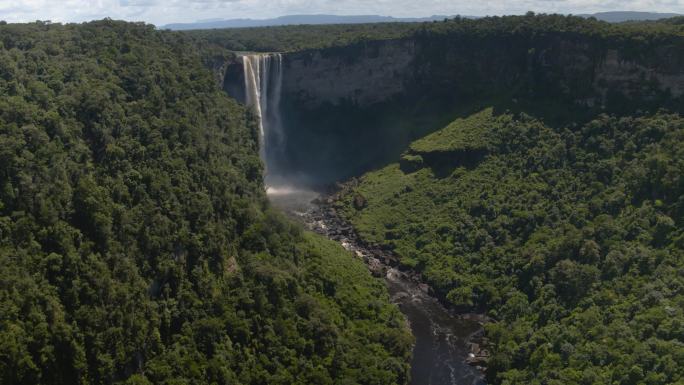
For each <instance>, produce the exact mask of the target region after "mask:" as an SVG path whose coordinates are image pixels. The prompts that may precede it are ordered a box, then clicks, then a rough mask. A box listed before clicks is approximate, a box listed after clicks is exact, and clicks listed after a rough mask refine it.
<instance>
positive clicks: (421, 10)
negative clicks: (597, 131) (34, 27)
mask: <svg viewBox="0 0 684 385" xmlns="http://www.w3.org/2000/svg"><path fill="white" fill-rule="evenodd" d="M528 11H533V12H537V13H562V14H591V13H596V12H607V11H636V12H658V13H684V0H628V1H615V0H610V1H594V0H523V1H504V0H494V1H487V2H471V1H464V0H455V1H449V0H421V1H416V0H380V1H375V2H372V3H370V2H367V1H363V0H189V1H180V0H170V1H162V0H98V1H95V2H93V1H88V0H65V1H59V2H57V1H50V0H18V1H16V0H0V20H5V21H7V22H30V21H35V20H51V21H53V22H83V21H89V20H96V19H103V18H105V17H110V18H113V19H121V20H128V21H144V22H147V23H151V24H155V25H164V24H170V23H196V22H206V21H215V20H224V19H270V18H276V17H282V16H290V15H318V14H326V15H337V16H359V15H379V16H391V17H396V18H408V17H410V18H423V17H430V16H433V15H468V16H487V15H504V14H524V13H526V12H528Z"/></svg>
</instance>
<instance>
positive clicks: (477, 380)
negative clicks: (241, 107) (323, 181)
mask: <svg viewBox="0 0 684 385" xmlns="http://www.w3.org/2000/svg"><path fill="white" fill-rule="evenodd" d="M273 192H277V194H274V193H273ZM269 196H270V198H271V201H272V202H273V204H274V205H276V206H278V207H280V208H281V209H283V210H284V211H285V212H286V213H288V214H289V215H291V216H293V217H294V218H295V219H297V220H299V221H300V222H302V223H303V224H304V225H305V226H306V227H307V228H308V229H309V230H311V231H314V232H316V233H319V234H321V235H324V236H326V237H327V238H329V239H331V240H334V241H337V242H339V243H340V244H341V245H342V246H343V247H344V248H345V249H347V250H349V251H351V252H352V253H353V254H354V255H355V256H356V257H358V258H360V259H362V260H363V261H364V262H365V263H366V265H367V266H368V268H369V269H370V271H371V272H372V274H373V275H374V276H376V277H382V278H384V279H385V282H386V283H387V287H388V289H389V292H390V295H391V297H392V301H393V302H395V303H396V304H398V306H399V308H400V309H401V311H402V312H403V313H404V315H405V316H406V318H407V320H408V322H409V324H410V326H411V330H412V332H413V335H414V336H415V337H416V344H415V346H414V350H413V361H412V362H411V377H412V380H411V384H412V385H443V384H453V385H456V384H458V385H462V384H472V385H481V384H484V383H485V382H484V375H483V373H484V371H485V370H486V363H487V360H488V358H489V353H488V351H487V340H486V338H484V336H483V329H482V325H483V324H484V323H485V322H487V321H488V320H487V318H486V317H485V316H482V315H479V314H456V313H455V312H453V311H451V310H449V309H447V308H445V307H444V306H443V305H442V304H441V303H440V302H439V301H438V300H437V299H436V298H435V297H434V296H433V293H432V290H431V288H430V287H429V286H428V285H427V284H425V283H424V282H422V281H421V277H420V275H419V274H416V273H413V272H411V271H401V270H399V269H398V267H397V266H398V263H397V258H396V257H395V256H394V255H393V254H392V252H391V251H390V250H384V249H382V248H380V247H377V246H374V245H368V244H366V243H365V242H363V240H362V239H361V238H360V237H359V236H358V235H357V234H356V232H355V231H354V228H353V227H352V226H351V225H350V224H349V223H347V222H345V221H344V220H343V219H342V218H341V217H340V216H339V215H338V213H337V211H336V210H335V208H334V200H335V197H334V195H333V194H320V195H318V194H316V193H313V192H311V191H310V190H299V189H277V190H272V193H271V194H269Z"/></svg>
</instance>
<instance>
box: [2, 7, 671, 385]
mask: <svg viewBox="0 0 684 385" xmlns="http://www.w3.org/2000/svg"><path fill="white" fill-rule="evenodd" d="M682 20H683V19H682V18H673V19H669V20H664V21H658V22H638V23H624V24H608V23H604V22H599V21H597V20H594V19H589V20H586V19H582V18H577V17H568V16H560V15H541V16H537V15H534V14H528V15H524V16H510V17H489V18H483V19H479V20H470V19H465V18H455V19H451V20H445V21H439V22H430V23H410V24H406V23H389V24H375V25H370V24H369V25H353V26H345V25H327V26H288V27H267V28H253V29H236V30H216V31H189V32H182V33H181V32H170V31H159V30H156V29H155V27H154V26H151V25H146V24H142V23H125V22H116V21H112V20H102V21H97V22H90V23H84V24H69V25H60V24H51V23H48V22H36V23H31V24H6V23H4V22H0V266H1V267H0V384H7V385H10V384H12V385H14V384H26V385H28V384H127V385H134V384H136V385H142V384H152V383H154V384H259V385H262V384H263V385H265V384H369V385H370V384H387V385H389V384H404V383H407V382H408V380H409V379H408V377H409V365H408V362H409V361H410V358H411V349H412V344H413V342H414V339H413V337H412V336H411V334H410V332H409V330H408V325H406V321H405V318H404V316H403V315H402V314H401V313H400V312H399V310H398V308H397V307H396V306H394V305H392V304H390V299H389V296H388V294H387V289H386V287H385V286H384V285H383V283H382V282H381V281H379V280H376V279H373V278H372V277H371V275H370V274H369V273H368V271H367V269H366V268H365V267H364V266H363V264H362V263H361V262H360V261H358V260H355V259H354V258H352V257H351V254H350V253H347V252H346V251H344V250H343V249H342V248H341V247H340V246H339V245H336V244H335V243H333V242H329V241H327V240H325V239H322V238H321V237H319V236H316V235H313V234H311V233H308V232H306V231H303V230H302V228H301V227H300V226H299V225H297V224H294V223H293V222H292V221H291V220H289V219H286V218H285V217H284V216H283V215H282V214H281V213H280V212H278V211H277V210H276V209H274V208H272V207H271V205H270V203H269V202H268V199H267V197H266V194H265V192H264V184H263V170H264V167H263V164H262V162H261V161H260V159H259V156H258V153H259V149H258V142H259V140H258V122H257V120H256V116H255V114H254V113H253V112H252V111H251V110H250V109H248V108H245V107H244V106H242V105H240V104H239V103H238V102H236V101H235V100H233V99H231V98H230V97H228V96H227V95H226V94H225V92H223V91H222V90H221V87H220V84H217V78H220V77H221V76H220V74H218V73H217V71H220V70H222V69H223V70H225V66H226V65H227V64H226V63H228V62H231V61H234V60H235V52H234V51H281V52H290V51H302V50H315V49H321V48H331V47H332V49H337V48H339V47H342V48H341V49H345V47H348V46H353V47H357V48H358V47H359V46H363V45H364V44H367V42H369V41H372V40H374V41H377V40H387V39H399V38H414V39H416V40H420V41H422V42H425V43H427V44H425V46H426V47H428V48H429V47H433V48H435V49H434V52H432V51H421V52H427V53H443V51H444V49H442V48H443V47H444V45H440V44H434V45H431V44H430V42H449V43H450V44H451V43H454V44H457V45H458V44H461V45H463V46H468V45H470V46H478V45H481V42H482V41H485V40H486V41H488V42H495V41H498V42H499V44H503V45H506V46H507V47H508V46H511V47H515V48H516V49H518V48H520V47H523V48H525V53H527V51H528V49H527V47H528V46H529V44H530V42H532V41H544V39H547V38H548V37H549V36H554V37H557V36H562V37H563V38H567V39H569V40H571V41H573V42H578V45H584V44H585V43H587V42H591V43H592V44H594V43H595V44H596V46H595V47H594V46H593V45H592V48H596V49H597V50H599V49H604V48H605V47H607V46H611V47H616V46H617V47H619V48H620V49H621V54H622V55H624V56H623V57H624V58H627V59H630V58H632V59H638V60H642V61H643V62H648V63H649V64H653V63H651V62H652V61H656V60H660V59H659V58H660V57H659V56H655V55H650V53H653V52H656V51H657V52H660V53H663V52H664V53H665V54H666V56H667V60H668V61H667V62H659V63H655V65H656V66H662V67H667V66H670V67H671V66H673V65H674V66H676V65H677V64H678V63H683V62H684V50H678V49H677V47H679V46H680V45H681V44H682V42H684V23H683V22H682ZM548 40H549V41H551V40H552V39H550V38H549V39H548ZM501 42H504V43H501ZM510 42H513V43H514V44H513V43H510ZM509 43H510V44H509ZM550 44H551V43H550ZM586 45H587V46H589V45H590V44H588V43H587V44H586ZM447 46H448V45H447ZM493 47H496V45H491V46H483V47H481V48H482V49H483V52H484V51H486V50H487V49H489V50H491V49H494V48H493ZM662 47H666V48H668V49H661V48H662ZM672 47H674V49H671V48H672ZM352 51H353V50H352ZM437 51H439V52H437ZM478 52H480V51H478ZM535 55H536V56H535ZM437 56H438V55H437ZM442 56H443V57H447V56H448V55H442ZM538 56H539V54H537V53H534V52H531V53H530V55H529V57H538ZM525 58H528V56H525V57H524V58H523V59H525ZM649 61H650V62H649ZM523 62H524V60H523ZM435 63H442V64H444V68H446V70H445V71H443V72H444V73H447V74H448V64H450V63H452V62H450V61H448V60H443V61H441V62H440V61H435ZM465 64H466V65H467V66H472V67H473V68H476V66H477V65H478V64H479V63H465ZM527 64H528V63H526V62H524V63H522V64H521V66H520V68H526V66H527ZM529 67H534V68H533V69H534V70H535V71H537V72H535V71H530V72H529V73H526V74H525V75H530V77H534V76H535V75H539V73H540V72H542V71H544V70H545V69H548V68H550V67H548V66H546V67H544V66H541V65H540V66H536V67H535V66H529ZM515 68H518V67H515ZM564 68H565V67H564ZM440 69H442V68H441V67H440ZM483 73H484V72H483ZM513 75H515V76H513V78H514V80H515V81H516V82H515V83H512V84H514V85H515V86H516V88H515V89H512V90H511V92H510V93H506V92H502V93H499V92H498V91H499V89H498V88H497V89H493V90H491V93H492V94H496V95H494V96H492V95H486V96H487V97H486V98H485V97H484V96H483V97H481V98H480V99H472V100H465V96H469V95H470V96H472V95H483V94H481V93H480V92H479V91H480V90H479V89H476V88H473V89H472V90H471V91H473V92H471V93H470V94H469V93H466V92H464V93H461V94H459V97H463V98H464V100H463V103H461V104H459V105H455V103H454V104H452V102H453V100H451V99H446V98H445V99H444V100H442V101H443V102H444V104H445V105H447V106H446V107H444V108H445V109H444V110H440V109H434V111H438V112H439V114H438V113H435V114H433V115H432V116H430V117H427V118H431V119H427V118H426V116H420V117H415V120H410V119H404V116H405V115H408V114H410V113H412V111H415V110H413V109H411V108H413V107H415V106H412V105H411V104H418V103H417V102H416V100H419V99H416V100H413V99H411V100H408V101H405V103H406V104H404V105H400V104H387V105H382V106H380V107H378V108H376V109H375V110H373V109H369V110H368V111H366V112H364V113H366V114H368V113H373V112H378V111H379V114H381V115H382V116H373V117H372V119H377V121H379V122H382V121H384V120H387V121H390V122H391V124H392V125H393V127H394V128H397V127H399V126H400V125H401V124H403V125H414V124H418V123H414V122H420V121H435V122H436V121H439V122H442V121H445V122H446V121H452V120H453V116H452V115H451V114H453V113H454V111H457V114H458V115H460V116H462V118H460V119H457V120H455V121H453V123H451V124H449V125H448V126H447V127H444V128H442V129H440V130H438V131H435V132H433V133H431V134H429V135H426V136H424V137H423V138H421V139H419V140H416V141H413V142H412V143H411V145H410V147H409V148H407V149H406V151H405V152H404V153H403V155H402V156H401V158H400V159H396V162H393V163H392V164H389V165H385V166H383V167H381V168H379V169H377V170H375V171H373V172H370V173H368V174H366V175H364V176H362V177H360V178H359V179H356V180H353V181H352V182H350V183H349V184H347V185H346V187H345V189H344V192H343V194H342V195H341V199H340V200H339V201H338V202H337V203H336V205H337V209H338V211H339V212H341V213H342V214H343V216H344V218H345V219H346V220H348V221H349V222H350V223H351V224H353V226H354V228H355V230H356V231H357V232H358V233H359V235H360V237H361V238H362V239H363V240H364V241H366V242H368V243H370V244H373V245H378V246H380V247H381V248H383V249H387V250H391V252H392V253H393V254H394V255H396V256H397V258H398V259H399V263H400V266H401V268H402V269H407V270H408V269H410V270H413V271H416V272H418V273H419V274H420V276H421V277H422V278H423V279H424V280H425V281H426V282H427V283H429V284H430V286H431V287H432V288H433V289H434V291H435V293H436V294H437V296H439V297H440V299H441V300H443V301H444V302H445V303H448V304H450V305H451V306H453V307H454V308H455V309H457V310H463V311H478V312H484V313H487V314H488V315H490V316H491V317H492V318H493V319H494V320H495V322H492V323H490V324H488V325H487V326H486V338H487V339H488V341H489V346H487V348H488V350H490V351H491V352H492V353H493V354H492V356H491V359H490V360H489V365H488V369H487V376H488V381H489V382H490V383H492V384H507V385H512V384H539V385H541V384H549V385H550V384H554V385H555V384H558V385H560V384H582V385H593V384H596V385H598V384H619V385H637V384H649V385H651V384H652V385H661V384H662V385H665V384H677V385H681V384H684V366H683V365H682V363H684V119H683V118H682V117H681V113H682V111H683V110H682V107H681V105H680V106H677V105H674V106H671V105H667V106H668V107H669V108H670V111H666V110H661V111H657V108H654V106H655V107H657V106H658V105H661V102H662V101H663V100H666V99H667V98H669V99H667V100H669V102H670V103H672V104H676V103H677V102H678V101H679V100H681V97H680V98H679V99H674V98H670V96H671V95H670V94H669V93H668V92H666V91H663V92H661V93H659V94H657V95H656V96H657V98H656V97H655V96H653V95H651V94H649V93H648V92H645V93H644V94H645V95H646V96H648V97H651V99H649V100H650V102H651V103H650V104H646V103H644V104H640V103H641V100H637V101H636V102H635V103H636V104H639V108H638V110H639V111H637V109H636V108H634V105H635V104H629V103H624V104H620V103H617V104H620V105H619V106H616V108H615V109H610V108H606V110H607V112H609V113H613V114H614V115H610V114H597V113H596V111H597V109H599V108H600V107H598V106H597V107H596V109H591V108H585V106H580V107H578V106H577V105H574V104H572V105H571V104H570V102H568V100H570V99H571V98H573V97H576V96H577V95H566V96H568V99H567V100H566V99H563V100H560V99H558V100H557V99H554V97H556V96H558V95H560V94H559V93H558V92H556V91H557V90H556V89H553V90H552V91H553V92H551V91H549V92H546V93H544V92H543V91H547V90H546V89H545V88H544V86H545V85H548V84H550V81H547V80H548V79H547V78H545V77H543V76H539V77H538V79H532V80H535V81H536V83H535V82H531V81H528V80H529V79H528V78H526V77H524V76H517V75H520V74H513ZM554 76H555V74H554ZM559 76H560V75H559ZM424 79H438V80H440V79H439V78H438V77H425V78H424ZM456 79H457V78H456ZM442 80H443V79H442ZM479 80H480V78H477V77H472V82H473V83H474V82H476V81H479ZM551 80H554V79H551ZM571 80H577V79H571ZM580 80H581V79H580ZM585 80H586V79H585ZM577 83H578V84H579V83H582V82H581V81H577ZM646 83H648V82H647V81H646V80H645V81H644V87H642V88H643V89H648V87H650V86H652V85H651V84H646ZM435 84H437V83H435ZM439 84H442V85H444V84H452V83H448V82H446V83H438V84H437V85H433V83H429V84H428V85H426V88H428V87H430V88H435V89H436V90H437V91H438V92H436V93H435V94H430V97H431V98H433V99H431V100H430V99H425V100H422V99H421V100H419V101H420V103H423V105H424V106H430V105H438V104H439V102H440V101H439V100H437V99H436V97H437V96H439V94H440V93H443V94H447V92H446V91H450V90H446V91H445V90H442V89H438V85H439ZM453 84H458V85H460V86H461V87H463V88H468V87H470V86H471V84H470V83H468V82H453ZM530 84H534V85H535V87H537V86H539V87H537V88H534V89H532V88H531V87H528V88H526V87H527V86H529V85H530ZM558 84H561V83H560V82H559V83H558ZM558 84H556V85H558ZM488 85H489V83H487V84H485V85H484V86H488ZM570 85H571V86H573V87H574V86H576V85H577V84H574V83H573V84H570ZM580 85H581V86H584V83H582V84H580ZM640 85H641V84H640ZM480 86H482V85H480ZM518 86H519V87H518ZM500 87H501V89H502V90H503V89H505V88H511V87H509V85H500ZM557 88H559V89H562V90H564V91H567V92H569V93H573V92H575V90H577V89H582V88H581V87H575V88H572V87H565V84H561V86H559V87H557ZM585 88H586V87H585ZM442 91H445V92H442ZM417 94H419V95H418V96H421V95H423V94H420V93H417ZM525 98H527V99H525ZM620 100H621V99H620ZM414 102H416V103H414ZM637 102H638V103H637ZM483 104H486V105H487V106H489V105H494V106H495V107H491V108H482V107H483ZM397 106H401V108H404V107H405V109H404V110H402V111H399V107H397ZM407 106H408V107H407ZM661 106H662V105H661ZM328 107H329V106H328ZM358 107H359V106H357V105H353V104H350V105H348V106H345V108H348V110H344V112H345V114H347V115H348V120H343V119H342V118H340V119H339V121H340V124H339V126H340V127H344V125H345V124H347V123H349V122H352V123H358V122H356V121H354V120H353V119H351V118H352V117H354V114H353V111H352V109H356V108H358ZM376 107H377V106H376ZM409 107H411V108H409ZM452 107H453V109H452ZM619 107H622V108H619ZM416 110H417V109H416ZM328 111H332V109H331V110H328ZM350 111H351V112H350ZM369 111H370V112H369ZM425 111H433V110H431V109H430V108H426V109H425ZM475 111H477V112H475ZM673 111H674V112H673ZM333 112H334V111H333ZM615 114H619V116H617V115H615ZM337 116H338V115H334V114H333V113H330V116H328V117H327V118H328V119H329V120H338V119H337ZM360 116H365V115H363V114H361V115H360ZM447 116H449V117H450V118H448V119H447V118H446V117H447ZM319 117H321V116H317V115H312V119H313V120H318V119H319ZM418 118H420V119H418ZM373 121H376V120H373ZM397 121H398V122H399V123H396V122H397ZM441 124H442V123H440V125H441ZM413 129H415V132H420V134H421V135H424V134H427V133H428V132H432V131H434V130H432V128H431V127H428V128H426V127H414V128H413ZM357 139H358V137H357ZM406 139H407V143H408V142H409V141H411V140H412V139H409V138H408V137H407V138H406ZM349 145H350V146H353V145H356V146H357V147H356V149H364V148H370V149H372V150H373V151H375V150H377V148H378V147H379V146H378V143H376V142H372V143H356V144H354V143H350V144H349ZM310 147H312V146H310ZM312 152H313V151H312Z"/></svg>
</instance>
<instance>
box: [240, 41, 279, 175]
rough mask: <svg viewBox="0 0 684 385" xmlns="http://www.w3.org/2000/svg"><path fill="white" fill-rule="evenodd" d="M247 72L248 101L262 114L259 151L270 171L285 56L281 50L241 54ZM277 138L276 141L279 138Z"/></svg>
mask: <svg viewBox="0 0 684 385" xmlns="http://www.w3.org/2000/svg"><path fill="white" fill-rule="evenodd" d="M242 64H243V67H244V71H245V72H244V73H245V94H246V98H245V103H246V104H247V106H249V107H252V108H254V112H255V113H256V114H257V117H258V118H259V152H260V155H261V159H262V160H263V161H264V163H265V164H266V170H267V174H268V169H269V167H268V163H269V156H268V155H269V154H268V148H267V147H268V145H269V143H274V140H272V139H273V137H275V139H276V140H277V141H279V138H280V135H281V133H280V111H279V106H280V93H281V89H282V83H283V57H282V55H281V54H279V53H274V54H255V55H245V56H243V57H242ZM277 141H276V142H277Z"/></svg>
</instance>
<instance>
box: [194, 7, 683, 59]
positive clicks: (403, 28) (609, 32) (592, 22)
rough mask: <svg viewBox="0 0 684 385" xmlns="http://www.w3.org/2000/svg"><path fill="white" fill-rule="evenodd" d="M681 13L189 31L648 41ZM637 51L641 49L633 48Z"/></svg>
mask: <svg viewBox="0 0 684 385" xmlns="http://www.w3.org/2000/svg"><path fill="white" fill-rule="evenodd" d="M682 19H684V18H682V17H678V18H677V17H675V18H672V19H663V20H658V21H649V22H630V23H620V24H611V23H607V22H603V21H598V20H596V19H594V18H590V19H586V18H583V17H577V16H565V15H544V14H541V15H535V14H534V13H531V12H530V13H528V14H527V15H524V16H503V17H498V16H495V17H485V18H480V19H471V18H462V17H456V18H453V19H445V20H444V21H434V22H424V23H378V24H350V25H344V24H340V25H297V26H278V27H261V28H234V29H214V30H195V31H185V32H183V33H184V34H187V35H189V36H193V37H195V38H197V39H198V40H204V41H207V42H210V43H211V44H215V45H217V46H221V47H224V48H227V49H230V50H233V51H264V52H267V51H279V52H292V51H302V50H307V49H321V48H330V47H344V46H348V45H351V44H363V43H364V42H367V41H371V40H386V39H397V38H404V37H412V36H413V37H415V36H439V35H444V34H447V35H450V37H451V38H468V37H477V38H484V37H486V36H488V35H492V34H496V35H500V36H501V35H502V34H505V35H509V36H511V35H519V36H523V35H524V36H527V37H529V38H538V37H540V36H543V35H545V34H558V33H562V34H566V35H568V36H578V35H580V34H581V35H585V36H591V37H595V38H602V39H605V38H614V39H617V40H631V43H635V42H637V43H639V44H649V43H654V42H661V41H662V39H670V38H672V37H673V36H674V35H679V36H684V26H683V25H682ZM634 48H635V50H636V48H638V47H634Z"/></svg>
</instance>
